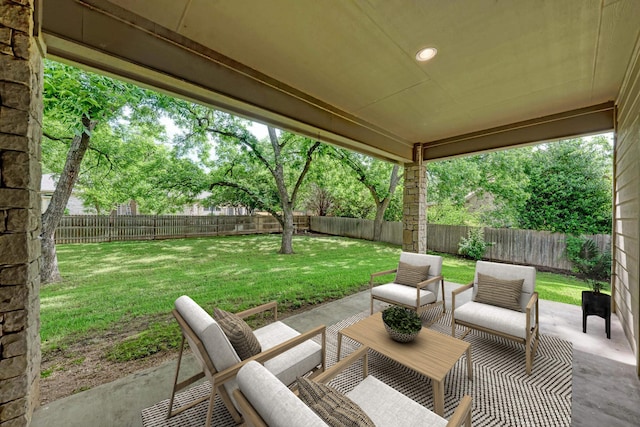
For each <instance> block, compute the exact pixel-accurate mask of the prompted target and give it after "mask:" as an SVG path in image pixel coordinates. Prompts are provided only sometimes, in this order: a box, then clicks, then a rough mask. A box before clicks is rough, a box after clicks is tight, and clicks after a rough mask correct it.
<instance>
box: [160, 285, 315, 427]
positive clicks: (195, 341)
mask: <svg viewBox="0 0 640 427" xmlns="http://www.w3.org/2000/svg"><path fill="white" fill-rule="evenodd" d="M268 310H272V311H273V316H274V320H276V321H274V322H273V323H270V324H268V325H266V326H264V327H262V328H259V329H256V330H255V331H253V333H251V330H250V329H249V330H248V334H246V333H245V332H246V331H242V329H243V328H244V329H248V325H246V324H244V322H243V321H241V320H240V321H239V319H243V318H246V317H249V316H251V315H254V314H258V313H261V312H265V311H268ZM216 312H217V314H220V313H219V312H221V311H219V310H216ZM221 313H222V317H220V316H218V320H215V319H214V318H213V317H211V316H210V315H209V313H207V312H206V311H205V310H204V309H203V308H202V307H200V306H199V305H198V304H197V303H196V302H195V301H193V300H192V299H191V298H189V297H188V296H186V295H183V296H181V297H180V298H178V299H177V300H176V301H175V309H174V310H173V315H174V316H175V318H176V320H177V321H178V324H179V326H180V329H181V331H182V344H181V346H180V355H179V357H178V364H177V367H176V373H175V378H174V382H173V391H172V394H171V399H170V402H169V413H168V418H170V417H172V416H174V415H176V414H178V413H180V412H183V411H185V410H187V409H189V408H192V407H193V406H195V405H197V404H199V403H200V402H203V401H205V400H207V399H209V407H208V411H207V421H206V425H207V426H210V425H211V419H212V416H213V407H214V401H215V397H216V395H217V394H218V393H219V394H220V397H221V398H222V401H223V402H224V404H225V406H226V407H227V409H228V410H229V412H230V413H231V415H232V417H233V418H234V420H235V421H236V422H237V423H241V422H242V417H241V416H240V414H239V413H238V412H237V409H236V406H235V402H234V401H233V399H232V398H231V396H232V393H233V391H234V390H235V389H236V388H237V384H236V379H235V374H236V373H237V371H238V369H239V368H240V367H241V366H242V365H243V364H245V363H247V362H249V361H259V362H261V363H263V364H264V366H265V367H266V369H268V370H269V372H271V373H272V374H273V375H275V376H276V377H277V378H278V379H279V381H282V383H283V384H291V383H293V382H294V381H295V380H296V378H297V377H299V376H302V375H304V374H307V373H309V372H313V373H312V376H315V375H317V374H319V373H320V372H323V371H324V366H325V360H324V359H325V335H326V334H325V332H326V331H325V327H324V326H319V327H316V328H314V329H312V330H310V331H308V332H306V333H304V334H300V333H298V332H297V331H296V330H294V329H292V328H290V327H289V326H287V325H285V324H284V323H282V322H279V321H277V304H276V302H275V301H273V302H271V303H268V304H264V305H261V306H259V307H255V308H252V309H249V310H246V311H243V312H241V313H237V314H236V315H232V314H230V313H226V312H221ZM228 318H231V320H232V322H231V323H232V324H231V327H232V329H233V330H232V331H231V333H230V331H229V328H228V325H229V319H228ZM234 322H235V323H234ZM223 328H224V329H223ZM234 328H235V329H234ZM243 333H245V335H248V337H247V338H250V339H251V341H250V342H249V343H248V344H247V343H246V342H245V343H240V344H242V345H239V341H241V340H242V336H243ZM227 334H230V336H231V338H232V340H231V341H230V339H229V337H228V336H227ZM316 336H321V344H318V343H317V342H315V341H313V340H312V338H314V337H316ZM185 341H187V342H188V343H189V347H190V348H191V350H192V352H193V354H194V356H195V358H196V359H197V361H198V362H199V364H200V367H201V368H202V371H201V372H199V373H198V374H196V375H194V376H192V377H190V378H187V379H184V380H182V381H179V375H180V366H181V363H182V354H183V350H184V342H185ZM232 342H233V344H232ZM234 345H235V346H234ZM255 346H257V348H253V349H251V347H255ZM247 351H249V353H247ZM251 351H252V352H251ZM239 353H240V354H242V357H241V356H240V355H239ZM204 377H206V378H207V379H208V380H209V381H210V382H211V394H210V395H209V396H205V397H203V398H200V399H197V400H195V401H193V402H190V403H188V404H186V405H184V406H182V407H180V408H177V409H174V408H173V401H174V397H175V394H176V392H178V391H179V390H181V389H183V388H185V387H187V386H189V385H191V384H193V383H194V382H195V381H198V380H199V379H201V378H204Z"/></svg>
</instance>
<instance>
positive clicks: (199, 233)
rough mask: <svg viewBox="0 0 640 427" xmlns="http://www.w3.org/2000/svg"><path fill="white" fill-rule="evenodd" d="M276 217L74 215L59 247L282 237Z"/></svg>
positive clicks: (299, 223) (301, 220)
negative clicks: (265, 235) (239, 236)
mask: <svg viewBox="0 0 640 427" xmlns="http://www.w3.org/2000/svg"><path fill="white" fill-rule="evenodd" d="M294 227H295V229H296V230H297V231H303V230H308V229H309V217H308V216H295V217H294ZM281 232H282V227H281V226H280V223H279V222H278V221H277V220H276V219H275V218H273V217H272V216H270V215H269V216H261V215H252V216H222V215H220V216H185V215H132V216H107V215H70V216H64V217H62V220H61V221H60V225H58V228H57V229H56V234H55V239H56V243H97V242H116V241H126V240H163V239H181V238H186V237H206V236H225V235H234V234H262V233H281Z"/></svg>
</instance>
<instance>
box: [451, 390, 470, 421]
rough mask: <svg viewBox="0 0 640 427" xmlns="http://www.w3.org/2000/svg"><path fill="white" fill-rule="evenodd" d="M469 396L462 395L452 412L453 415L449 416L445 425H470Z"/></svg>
mask: <svg viewBox="0 0 640 427" xmlns="http://www.w3.org/2000/svg"><path fill="white" fill-rule="evenodd" d="M472 402H473V401H472V399H471V396H469V395H464V396H463V397H462V399H461V400H460V403H458V407H457V408H456V410H455V411H454V412H453V415H451V417H450V418H449V422H448V423H447V427H460V426H462V425H463V424H465V423H466V424H467V427H471V403H472Z"/></svg>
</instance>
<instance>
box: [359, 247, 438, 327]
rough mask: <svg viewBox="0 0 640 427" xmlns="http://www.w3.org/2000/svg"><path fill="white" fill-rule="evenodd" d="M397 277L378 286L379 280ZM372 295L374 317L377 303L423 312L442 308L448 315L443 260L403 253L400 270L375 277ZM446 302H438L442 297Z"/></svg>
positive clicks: (373, 275) (372, 277)
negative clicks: (377, 278)
mask: <svg viewBox="0 0 640 427" xmlns="http://www.w3.org/2000/svg"><path fill="white" fill-rule="evenodd" d="M393 273H396V276H395V278H394V281H393V282H391V283H386V284H383V285H377V286H374V283H373V281H374V279H375V278H376V277H378V276H384V275H388V274H393ZM369 291H370V292H371V314H373V300H379V301H384V302H388V303H389V304H394V305H400V306H403V307H407V308H409V309H412V310H415V311H416V313H418V315H420V314H421V313H422V312H424V311H426V310H428V309H430V308H433V307H437V306H439V305H441V306H442V313H443V314H444V312H445V297H444V277H442V257H440V256H436V255H424V254H416V253H411V252H402V253H401V254H400V262H399V263H398V268H395V269H393V270H387V271H380V272H378V273H373V274H372V275H371V278H370V280H369ZM440 293H441V294H442V298H441V299H440V300H438V298H439V294H440Z"/></svg>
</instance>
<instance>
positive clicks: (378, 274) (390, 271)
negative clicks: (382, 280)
mask: <svg viewBox="0 0 640 427" xmlns="http://www.w3.org/2000/svg"><path fill="white" fill-rule="evenodd" d="M397 272H398V269H397V268H394V269H393V270H385V271H378V272H377V273H371V277H372V278H373V277H378V276H385V275H387V274H391V273H397Z"/></svg>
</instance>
